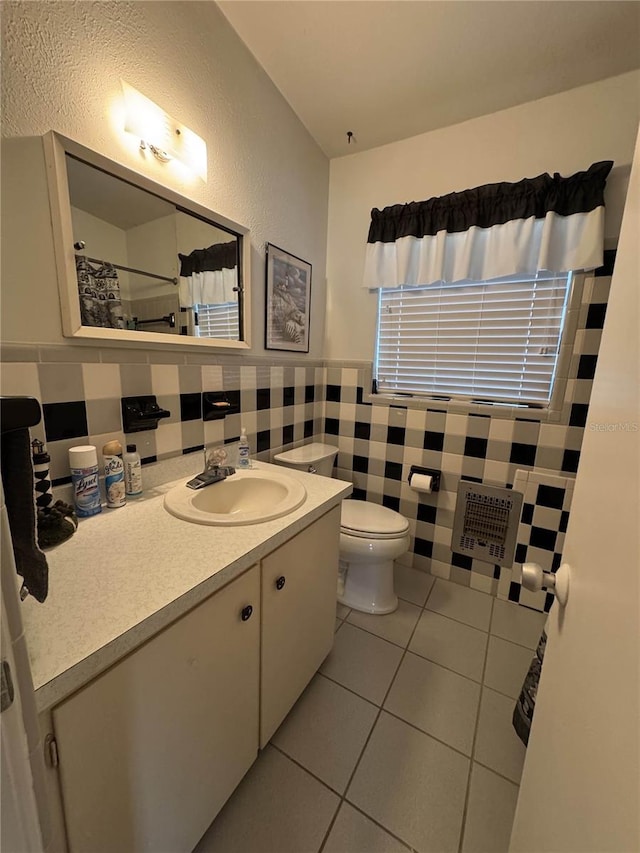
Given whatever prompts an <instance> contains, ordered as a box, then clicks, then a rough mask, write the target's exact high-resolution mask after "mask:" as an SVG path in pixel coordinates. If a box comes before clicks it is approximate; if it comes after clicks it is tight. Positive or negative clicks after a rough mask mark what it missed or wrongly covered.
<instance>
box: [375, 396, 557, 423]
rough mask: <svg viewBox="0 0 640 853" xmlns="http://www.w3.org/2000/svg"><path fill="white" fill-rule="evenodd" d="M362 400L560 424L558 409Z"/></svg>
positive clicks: (384, 398)
mask: <svg viewBox="0 0 640 853" xmlns="http://www.w3.org/2000/svg"><path fill="white" fill-rule="evenodd" d="M364 400H365V402H367V403H370V404H371V405H372V406H392V407H393V406H399V407H402V408H406V409H419V410H421V411H426V410H427V409H435V410H437V411H440V412H451V413H452V414H460V415H479V416H484V417H490V418H502V419H504V420H515V419H516V418H518V419H520V420H527V421H539V422H540V423H560V421H561V418H562V412H561V410H560V409H555V408H546V409H529V408H526V407H524V406H509V405H504V406H503V405H491V404H483V403H471V402H467V401H466V400H438V399H435V398H434V399H429V398H427V397H405V396H403V395H394V394H365V395H364Z"/></svg>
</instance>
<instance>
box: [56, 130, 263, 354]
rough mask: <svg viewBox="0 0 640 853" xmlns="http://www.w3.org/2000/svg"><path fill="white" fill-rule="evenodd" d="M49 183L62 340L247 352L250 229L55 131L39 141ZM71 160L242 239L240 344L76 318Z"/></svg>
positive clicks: (249, 295)
mask: <svg viewBox="0 0 640 853" xmlns="http://www.w3.org/2000/svg"><path fill="white" fill-rule="evenodd" d="M43 142H44V153H45V162H46V166H47V180H48V184H49V205H50V208H51V221H52V224H53V242H54V247H55V257H56V267H57V277H58V291H59V293H60V309H61V313H62V334H63V335H64V336H65V337H66V338H82V339H90V340H91V339H92V340H95V341H117V342H119V343H123V342H125V341H126V342H127V343H143V344H151V345H154V346H158V345H159V344H171V346H187V347H193V346H195V347H207V348H209V347H215V348H218V349H232V350H248V349H251V286H250V284H251V267H250V258H251V242H250V240H249V229H248V228H245V227H244V226H243V225H239V224H238V223H237V222H234V221H233V220H231V219H227V218H226V217H225V216H221V215H220V214H218V213H214V212H213V211H211V210H209V209H208V208H206V207H203V206H202V205H200V204H198V203H197V202H195V201H192V200H191V199H188V198H185V197H184V196H181V195H179V194H178V193H176V192H174V191H173V190H171V189H168V188H167V187H164V186H162V185H161V184H157V183H156V182H155V181H151V180H150V179H149V178H147V177H145V176H144V175H141V174H140V173H139V172H134V171H132V170H131V169H128V168H126V167H125V166H122V165H121V164H120V163H116V162H115V161H114V160H109V159H108V158H107V157H103V156H102V155H101V154H97V153H96V152H95V151H91V149H89V148H85V147H84V145H80V144H79V143H78V142H74V141H73V140H72V139H68V138H67V137H65V136H62V135H61V134H59V133H56V132H55V131H53V130H52V131H49V133H47V134H45V136H44V137H43ZM66 154H71V155H72V156H74V157H77V158H79V159H80V160H83V161H84V162H86V163H89V165H91V166H95V167H97V168H98V169H102V170H103V171H104V172H107V173H109V174H111V175H114V176H115V177H116V178H122V179H123V180H125V181H128V182H129V183H131V184H134V185H135V186H137V187H140V188H141V189H143V190H147V191H148V192H150V193H153V194H154V195H156V196H159V197H160V198H162V199H164V200H165V201H168V202H170V203H171V204H175V205H177V206H178V207H181V208H183V209H184V210H186V211H187V212H189V211H190V212H193V213H194V214H196V215H197V216H201V217H203V218H204V219H206V220H208V221H209V222H211V223H212V225H221V226H222V227H223V228H227V229H229V230H230V231H234V232H235V233H236V234H238V235H239V236H240V243H241V247H242V248H241V258H242V279H241V280H242V288H243V291H242V320H243V323H242V325H243V327H244V328H243V329H242V330H241V332H242V333H243V338H244V339H243V340H241V341H230V340H222V339H216V338H194V337H188V336H184V335H169V334H166V333H164V332H137V331H132V330H130V329H102V328H100V327H99V326H83V325H82V322H81V318H80V302H79V299H78V280H77V275H76V259H75V250H74V248H73V228H72V224H71V200H70V198H69V184H68V181H67V164H66V160H65V155H66Z"/></svg>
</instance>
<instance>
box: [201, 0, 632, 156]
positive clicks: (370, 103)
mask: <svg viewBox="0 0 640 853" xmlns="http://www.w3.org/2000/svg"><path fill="white" fill-rule="evenodd" d="M218 5H219V6H220V8H221V9H222V11H223V13H224V14H225V15H226V17H227V18H228V20H229V21H230V23H231V24H232V26H233V27H234V28H235V30H236V31H237V32H238V34H239V36H240V38H241V39H242V40H243V41H244V42H245V43H246V44H247V46H248V47H249V49H250V50H251V51H252V53H253V54H254V56H255V57H256V59H257V60H258V62H259V63H260V64H261V65H262V66H263V68H264V69H265V71H266V72H267V74H268V75H269V76H270V77H271V79H272V80H273V82H274V83H275V84H276V86H277V87H278V88H279V89H280V91H281V92H282V94H283V95H284V97H285V98H286V99H287V100H288V102H289V104H290V105H291V106H292V108H293V109H294V111H295V112H296V113H297V114H298V116H299V117H300V119H301V120H302V121H303V122H304V124H305V125H306V127H307V129H308V130H309V132H310V133H311V134H312V136H313V137H314V138H315V139H316V141H317V142H318V144H319V145H320V146H321V147H322V149H323V150H324V151H325V153H326V154H327V155H329V156H330V157H335V156H340V155H342V154H348V153H351V152H354V151H362V150H365V149H367V148H373V147H376V146H378V145H383V144H385V143H388V142H393V141H396V140H398V139H404V138H406V137H409V136H414V135H416V134H418V133H424V132H426V131H429V130H434V129H435V128H438V127H445V126H447V125H451V124H456V123H458V122H461V121H466V120H467V119H470V118H474V117H476V116H479V115H485V114H487V113H491V112H495V111H496V110H501V109H506V108H508V107H512V106H515V105H516V104H521V103H525V102H527V101H532V100H536V99H538V98H542V97H545V96H547V95H552V94H555V93H557V92H561V91H564V90H567V89H572V88H574V87H576V86H581V85H584V84H586V83H592V82H594V81H596V80H601V79H604V78H606V77H612V76H615V75H617V74H622V73H624V72H626V71H630V70H632V69H633V68H637V67H638V66H640V3H639V2H635V0H628V2H617V0H587V2H582V0H530V2H512V0H491V2H485V0H443V1H442V2H441V0H413V2H407V1H406V0H405V1H404V2H403V0H334V2H330V0H320V2H318V0H243V2H239V0H221V1H220V2H219V3H218ZM347 131H353V133H354V140H353V142H352V143H351V145H350V146H349V145H348V144H347V135H346V134H347Z"/></svg>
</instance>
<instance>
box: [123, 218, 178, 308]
mask: <svg viewBox="0 0 640 853" xmlns="http://www.w3.org/2000/svg"><path fill="white" fill-rule="evenodd" d="M176 215H177V214H175V213H170V214H169V216H161V217H159V218H158V219H152V220H151V222H145V223H143V224H142V225H136V226H135V227H134V228H129V229H127V231H126V235H127V252H128V256H129V266H131V267H135V268H136V269H139V270H146V271H147V272H156V273H159V274H160V275H166V276H170V277H174V276H175V277H177V275H178V253H177V250H176V244H177V239H176ZM176 291H177V287H176V286H175V285H174V284H171V283H170V282H167V281H161V280H160V279H155V278H149V277H147V276H141V275H136V274H135V273H131V296H130V297H129V298H130V299H148V298H149V297H151V296H171V295H172V294H175V293H176Z"/></svg>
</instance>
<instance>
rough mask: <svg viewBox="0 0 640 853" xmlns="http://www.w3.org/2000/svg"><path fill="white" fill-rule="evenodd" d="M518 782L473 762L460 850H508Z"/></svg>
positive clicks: (478, 852)
mask: <svg viewBox="0 0 640 853" xmlns="http://www.w3.org/2000/svg"><path fill="white" fill-rule="evenodd" d="M517 800H518V786H517V785H514V784H512V783H511V782H507V780H506V779H502V778H501V777H500V776H496V774H495V773H492V772H491V770H487V769H486V768H484V767H481V766H480V765H479V764H476V763H475V762H474V764H473V768H472V770H471V787H470V789H469V803H468V805H467V817H466V820H465V824H464V840H463V843H462V853H507V851H508V850H509V839H510V836H511V827H512V825H513V815H514V813H515V810H516V802H517Z"/></svg>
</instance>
